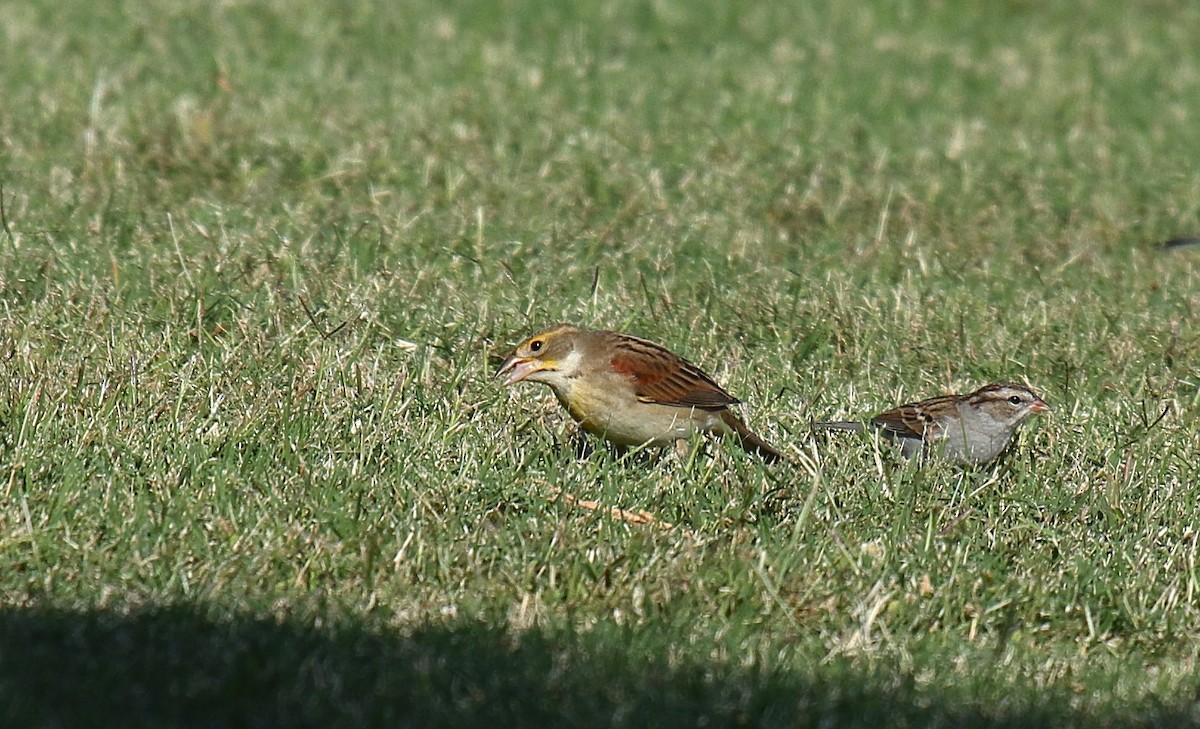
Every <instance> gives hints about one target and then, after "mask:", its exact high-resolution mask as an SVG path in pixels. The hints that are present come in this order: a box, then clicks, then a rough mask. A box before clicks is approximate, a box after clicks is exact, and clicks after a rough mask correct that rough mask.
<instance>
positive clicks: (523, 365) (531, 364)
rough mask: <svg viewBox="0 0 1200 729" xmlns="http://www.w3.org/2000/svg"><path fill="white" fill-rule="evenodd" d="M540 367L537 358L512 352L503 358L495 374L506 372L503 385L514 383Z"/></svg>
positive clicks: (540, 364)
mask: <svg viewBox="0 0 1200 729" xmlns="http://www.w3.org/2000/svg"><path fill="white" fill-rule="evenodd" d="M541 369H543V367H542V363H541V362H539V361H538V360H536V359H526V358H525V357H518V356H517V355H515V354H514V355H513V356H511V357H509V358H508V359H506V360H504V364H503V365H501V366H500V369H499V371H497V372H496V376H497V377H499V376H500V375H503V374H504V373H506V372H507V373H508V376H507V377H505V378H504V384H505V386H508V385H515V384H516V383H518V382H520V381H521V380H523V379H525V378H526V377H529V376H530V375H532V374H533V373H534V372H537V371H538V370H541Z"/></svg>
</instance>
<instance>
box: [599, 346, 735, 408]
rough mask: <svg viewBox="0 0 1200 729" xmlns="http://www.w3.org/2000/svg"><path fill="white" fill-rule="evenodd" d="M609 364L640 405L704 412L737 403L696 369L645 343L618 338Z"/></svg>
mask: <svg viewBox="0 0 1200 729" xmlns="http://www.w3.org/2000/svg"><path fill="white" fill-rule="evenodd" d="M610 364H611V365H612V368H613V371H614V372H617V373H618V374H621V375H625V376H626V377H628V378H629V379H630V380H631V381H632V382H633V391H634V394H635V395H636V396H637V398H638V399H639V400H641V401H642V402H648V403H656V404H659V405H675V406H679V407H695V408H702V409H706V410H720V409H721V408H724V407H728V406H730V405H734V404H736V403H737V402H739V401H738V399H737V398H735V397H734V396H732V395H730V394H729V393H727V392H725V391H724V390H723V389H721V386H720V385H718V384H717V383H715V382H713V381H712V378H711V377H709V376H708V375H706V374H704V372H703V371H701V370H700V368H699V367H696V366H695V365H694V364H692V363H691V362H688V361H687V360H685V359H683V358H682V357H680V356H679V355H677V354H675V353H674V352H671V351H670V350H668V349H664V348H663V347H660V346H659V345H657V344H655V343H654V342H648V341H646V340H645V339H639V338H638V337H631V336H628V335H621V336H620V337H619V338H618V339H617V343H616V351H615V352H614V353H613V356H612V360H611V362H610Z"/></svg>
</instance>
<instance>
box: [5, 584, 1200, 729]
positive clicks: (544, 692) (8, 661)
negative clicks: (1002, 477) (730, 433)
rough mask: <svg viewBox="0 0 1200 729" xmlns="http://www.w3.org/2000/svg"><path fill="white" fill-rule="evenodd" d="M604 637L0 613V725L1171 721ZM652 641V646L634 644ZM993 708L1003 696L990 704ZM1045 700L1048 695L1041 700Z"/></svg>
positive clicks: (1177, 719) (1175, 715)
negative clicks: (692, 655) (701, 657)
mask: <svg viewBox="0 0 1200 729" xmlns="http://www.w3.org/2000/svg"><path fill="white" fill-rule="evenodd" d="M646 638H647V636H646V635H645V634H644V632H643V634H640V635H639V634H637V633H634V632H632V631H630V630H622V629H618V628H607V629H601V630H596V631H592V632H589V633H586V634H578V633H569V632H565V631H559V632H542V631H538V630H531V631H526V632H524V633H521V634H520V635H518V636H514V635H512V634H510V633H508V632H506V631H504V630H502V629H498V628H495V627H489V626H486V625H482V624H479V623H463V622H460V623H458V624H453V625H449V626H431V627H425V628H419V629H417V630H415V631H413V632H411V633H408V634H403V635H402V634H398V633H395V632H389V631H383V630H380V631H376V630H370V629H363V628H357V627H347V626H337V627H332V628H319V627H313V626H312V625H309V624H304V625H300V624H295V623H292V622H276V621H273V620H269V619H262V618H233V619H220V620H215V619H210V618H208V617H205V616H204V615H203V614H201V613H200V612H197V611H196V610H193V609H190V608H187V607H172V608H163V609H157V610H153V611H145V612H140V613H136V614H132V615H128V614H122V613H115V612H107V611H93V612H84V613H73V612H64V611H37V610H34V611H24V610H16V609H7V610H0V726H3V727H75V726H80V727H83V726H86V727H100V726H159V727H164V726H165V727H171V726H177V727H179V726H185V727H228V726H254V727H305V726H311V727H335V726H339V727H340V726H355V727H358V726H389V727H403V726H421V727H426V726H446V727H520V726H537V727H560V726H680V727H685V726H816V725H821V726H913V727H916V726H921V727H930V726H970V727H975V726H1048V725H1078V726H1104V725H1126V724H1133V725H1146V726H1182V725H1184V724H1186V723H1189V719H1190V717H1189V716H1188V715H1186V714H1185V713H1183V710H1182V709H1179V710H1173V709H1166V708H1163V707H1161V706H1159V707H1158V708H1156V709H1153V710H1150V711H1148V712H1143V713H1140V714H1139V713H1136V709H1134V708H1133V707H1127V708H1128V711H1121V712H1117V713H1116V714H1113V713H1111V712H1106V713H1104V714H1103V715H1092V716H1086V715H1080V714H1078V713H1071V712H1070V710H1069V709H1068V708H1067V707H1066V705H1065V702H1063V701H1061V700H1055V698H1054V697H1053V696H1046V695H1044V694H1043V695H1041V696H1040V698H1036V697H1034V696H1033V695H1032V694H1031V695H1030V696H1026V697H1024V698H1017V699H1016V700H1014V701H1006V700H1004V699H1001V698H997V699H992V700H990V701H988V700H982V701H981V699H980V696H981V695H991V696H996V695H997V694H995V693H993V692H994V690H995V689H996V688H997V687H996V686H994V685H993V686H991V687H990V689H991V690H988V689H986V688H985V689H984V690H983V693H982V694H979V693H976V692H975V691H974V690H963V691H958V690H957V689H956V690H955V691H954V692H953V693H955V694H956V695H957V698H953V697H950V696H946V695H944V693H945V692H942V695H939V693H938V692H935V691H933V690H931V689H930V688H928V687H925V688H921V689H918V688H916V685H915V682H914V681H913V680H912V678H911V677H905V676H902V675H896V674H895V673H892V672H890V671H875V672H867V673H865V674H864V673H863V672H862V670H861V669H855V668H853V667H852V666H851V665H850V663H849V662H848V661H840V662H839V661H834V662H832V663H828V662H827V663H822V664H820V665H817V666H816V667H815V668H814V670H813V671H812V672H811V673H806V674H804V675H797V674H795V673H789V672H785V671H781V670H780V671H763V670H756V669H748V668H739V667H738V666H737V665H736V664H735V665H728V664H721V665H714V664H710V663H707V662H695V661H690V662H689V661H687V660H683V661H678V660H677V661H671V660H669V659H668V657H667V656H668V652H669V651H670V648H669V647H667V646H666V645H665V639H663V638H661V637H660V638H659V639H657V640H655V639H653V637H652V636H651V637H650V639H649V640H647V639H646ZM650 644H655V645H650ZM999 695H1000V696H1003V695H1004V694H1003V690H1001V691H1000V693H999ZM1059 698H1060V699H1061V698H1062V697H1061V696H1060V697H1059Z"/></svg>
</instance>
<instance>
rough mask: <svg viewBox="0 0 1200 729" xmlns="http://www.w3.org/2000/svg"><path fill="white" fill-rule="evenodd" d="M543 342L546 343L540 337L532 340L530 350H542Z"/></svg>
mask: <svg viewBox="0 0 1200 729" xmlns="http://www.w3.org/2000/svg"><path fill="white" fill-rule="evenodd" d="M542 344H544V342H542V340H540V339H535V340H533V341H532V342H530V343H529V351H530V352H540V351H541V350H542Z"/></svg>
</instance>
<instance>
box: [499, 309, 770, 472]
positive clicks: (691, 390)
mask: <svg viewBox="0 0 1200 729" xmlns="http://www.w3.org/2000/svg"><path fill="white" fill-rule="evenodd" d="M496 375H497V376H500V375H505V378H504V384H505V385H512V384H515V383H517V382H520V381H521V380H529V381H530V382H541V383H543V384H546V385H549V386H550V389H551V390H553V391H554V396H555V397H557V398H558V401H559V403H561V404H562V406H563V407H565V408H566V409H567V412H568V413H570V414H571V417H572V418H574V419H575V420H576V422H578V423H579V424H580V425H581V426H583V429H584V430H586V431H587V432H589V433H591V434H592V435H597V436H600V437H601V438H605V439H607V440H609V441H611V442H613V443H616V444H617V445H619V446H640V445H646V444H651V445H656V446H666V445H672V444H674V443H676V442H677V441H680V440H684V439H687V438H690V437H691V436H692V435H693V434H695V433H711V434H714V435H720V436H731V437H733V438H735V439H736V440H737V442H738V444H739V445H741V447H742V448H744V449H745V450H747V451H750V452H753V453H757V454H759V455H760V456H762V457H763V458H764V459H766V460H767V461H776V460H780V459H783V454H781V453H780V452H779V451H778V450H776V449H775V448H774V447H772V446H771V445H770V444H769V443H767V442H766V441H765V440H763V439H762V438H759V437H758V436H757V435H755V434H754V433H751V432H750V430H749V429H748V428H747V427H746V426H745V424H743V423H742V421H741V420H739V419H738V417H737V416H736V415H734V414H733V412H731V411H730V410H729V407H730V406H731V405H736V404H737V403H738V402H739V400H738V399H737V398H735V397H733V396H732V395H730V394H729V393H727V392H725V391H724V390H722V389H721V387H720V386H719V385H718V384H717V383H715V382H713V381H712V378H710V377H709V376H708V375H706V374H704V372H702V371H701V370H700V369H699V368H698V367H696V366H695V365H693V364H692V363H690V362H688V361H686V360H684V359H683V358H682V357H680V356H678V355H676V354H674V353H673V352H671V351H669V350H667V349H664V348H663V347H660V346H659V345H657V344H654V343H653V342H648V341H646V340H645V339H639V338H638V337H632V336H629V335H628V334H620V333H618V332H610V331H601V330H595V329H581V328H579V327H575V326H571V325H570V324H557V325H555V326H552V327H550V328H549V329H545V330H543V331H541V332H538V333H537V334H534V335H533V336H532V337H529V338H528V339H526V340H525V341H524V342H521V344H520V345H519V346H518V347H517V349H516V352H514V353H513V355H512V356H511V357H509V358H508V359H507V360H505V362H504V364H503V365H502V366H501V367H500V371H499V372H497V373H496Z"/></svg>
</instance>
